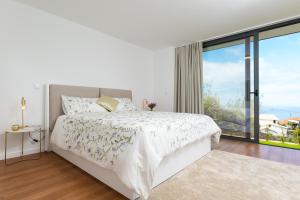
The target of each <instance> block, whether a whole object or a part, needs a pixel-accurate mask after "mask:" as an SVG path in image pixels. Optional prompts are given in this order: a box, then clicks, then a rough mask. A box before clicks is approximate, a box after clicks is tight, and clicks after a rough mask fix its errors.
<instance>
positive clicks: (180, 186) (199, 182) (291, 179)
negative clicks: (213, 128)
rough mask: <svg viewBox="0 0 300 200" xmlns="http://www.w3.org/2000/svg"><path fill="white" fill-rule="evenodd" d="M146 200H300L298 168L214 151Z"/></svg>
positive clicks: (160, 187) (154, 191)
mask: <svg viewBox="0 0 300 200" xmlns="http://www.w3.org/2000/svg"><path fill="white" fill-rule="evenodd" d="M149 199H151V200H175V199H176V200H181V199H182V200H192V199H193V200H300V167H298V166H294V165H287V164H282V163H277V162H273V161H267V160H262V159H258V158H253V157H248V156H242V155H238V154H232V153H227V152H223V151H216V150H214V151H212V152H211V153H209V154H208V155H206V156H204V157H203V158H201V159H200V160H198V161H197V162H195V163H194V164H192V165H191V166H189V167H188V168H186V169H185V170H183V171H182V172H180V173H179V174H177V175H176V176H174V177H172V178H171V179H169V180H168V181H166V182H164V183H162V184H161V185H160V186H158V187H156V188H155V189H154V190H153V191H152V193H151V195H150V198H149Z"/></svg>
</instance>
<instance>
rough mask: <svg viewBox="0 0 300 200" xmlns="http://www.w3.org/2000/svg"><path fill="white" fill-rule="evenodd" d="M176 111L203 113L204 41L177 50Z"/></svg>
mask: <svg viewBox="0 0 300 200" xmlns="http://www.w3.org/2000/svg"><path fill="white" fill-rule="evenodd" d="M175 54H176V55H175V59H176V60H175V93H174V94H175V100H174V110H175V111H176V112H186V113H196V114H201V113H203V103H202V43H199V42H198V43H194V44H190V45H187V46H183V47H178V48H176V50H175Z"/></svg>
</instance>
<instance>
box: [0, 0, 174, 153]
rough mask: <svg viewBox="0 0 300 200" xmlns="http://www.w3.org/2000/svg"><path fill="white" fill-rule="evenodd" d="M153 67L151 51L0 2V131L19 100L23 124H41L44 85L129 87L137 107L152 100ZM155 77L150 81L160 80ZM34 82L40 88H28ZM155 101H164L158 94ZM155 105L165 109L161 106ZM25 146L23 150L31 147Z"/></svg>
mask: <svg viewBox="0 0 300 200" xmlns="http://www.w3.org/2000/svg"><path fill="white" fill-rule="evenodd" d="M162 53H163V52H162ZM157 61H158V62H164V60H163V59H162V60H161V61H159V60H157ZM153 65H154V53H153V52H152V51H149V50H146V49H143V48H140V47H137V46H134V45H132V44H129V43H126V42H123V41H121V40H118V39H115V38H113V37H110V36H108V35H105V34H102V33H99V32H96V31H93V30H91V29H88V28H86V27H83V26H81V25H78V24H75V23H73V22H70V21H67V20H64V19H62V18H58V17H56V16H54V15H51V14H47V13H45V12H43V11H39V10H37V9H33V8H31V7H27V6H25V5H22V4H19V3H16V2H13V1H10V0H1V2H0V91H1V98H0V99H1V100H0V101H1V103H0V114H1V119H0V133H3V132H4V130H5V129H6V128H9V127H10V125H11V124H14V123H20V118H21V113H20V105H19V104H20V99H21V97H22V96H24V97H25V98H26V100H27V103H28V109H27V110H26V123H28V124H41V123H42V122H43V117H44V113H43V108H44V102H43V96H44V88H43V85H44V84H46V83H59V84H70V85H84V86H95V87H107V88H120V89H131V90H132V91H133V100H134V101H135V103H136V104H137V105H138V106H139V107H141V104H142V99H144V98H153V97H154V82H153V81H154V80H153V76H154V74H153V73H154V71H153ZM163 73H167V71H164V70H163ZM159 77H160V76H156V78H155V79H157V81H160V80H161V78H163V77H161V78H159ZM35 83H38V84H40V85H41V89H34V84H35ZM164 84H165V83H164ZM168 84H170V83H167V84H166V86H168V87H169V85H168ZM155 87H158V86H157V85H155ZM158 97H159V99H164V98H165V96H164V95H162V94H161V92H158ZM161 105H162V108H167V106H165V103H162V104H161ZM3 138H4V137H3V135H1V137H0V158H1V157H2V158H3V152H4V141H3ZM10 139H11V140H10V141H12V142H11V143H10V148H9V153H10V155H11V156H13V155H15V153H16V152H18V151H19V149H20V148H19V143H18V139H19V137H17V136H13V137H12V138H10ZM27 143H28V144H27V145H28V146H27V147H26V148H27V150H28V151H29V152H30V151H31V150H32V149H33V150H32V151H34V149H35V147H37V146H32V145H31V144H30V143H29V142H28V141H27Z"/></svg>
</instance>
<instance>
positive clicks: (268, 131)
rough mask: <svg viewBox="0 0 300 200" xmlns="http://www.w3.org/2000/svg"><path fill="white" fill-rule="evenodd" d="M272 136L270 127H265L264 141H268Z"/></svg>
mask: <svg viewBox="0 0 300 200" xmlns="http://www.w3.org/2000/svg"><path fill="white" fill-rule="evenodd" d="M272 136H273V135H272V133H270V128H269V127H266V141H269V140H270V138H271V137H272Z"/></svg>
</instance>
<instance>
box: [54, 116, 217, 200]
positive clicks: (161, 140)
mask: <svg viewBox="0 0 300 200" xmlns="http://www.w3.org/2000/svg"><path fill="white" fill-rule="evenodd" d="M220 134H221V130H220V128H219V127H218V126H217V124H216V123H215V122H214V121H213V120H212V119H211V118H210V117H208V116H206V115H196V114H187V113H168V112H138V111H137V112H132V111H130V112H112V113H85V114H76V115H68V116H66V115H65V116H61V117H59V118H58V120H57V122H56V125H55V128H54V130H53V133H52V136H51V142H52V143H54V144H56V145H57V146H58V147H60V148H62V149H65V150H69V151H71V152H73V153H75V154H77V155H79V156H82V157H84V158H85V159H88V160H90V161H92V162H94V163H96V164H98V165H99V166H101V167H104V168H108V169H111V170H114V171H115V172H116V174H118V176H119V177H120V179H121V180H122V181H123V183H124V184H125V185H126V186H127V187H128V188H130V189H132V190H133V191H135V192H136V193H137V194H139V195H140V196H141V197H142V198H143V199H147V198H148V196H149V193H150V190H151V188H152V184H153V177H154V172H155V170H156V169H157V168H158V166H159V164H160V162H161V161H162V159H163V158H164V157H165V156H167V155H169V154H171V153H172V152H174V151H176V150H177V149H179V148H182V147H184V146H185V145H187V144H190V143H193V142H194V141H196V140H201V139H204V138H207V137H212V139H214V140H215V141H216V142H218V141H219V137H220Z"/></svg>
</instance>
